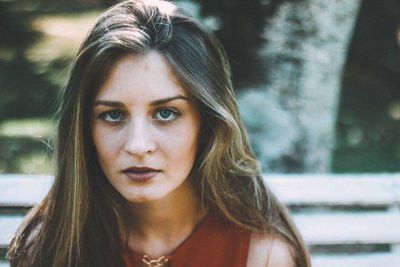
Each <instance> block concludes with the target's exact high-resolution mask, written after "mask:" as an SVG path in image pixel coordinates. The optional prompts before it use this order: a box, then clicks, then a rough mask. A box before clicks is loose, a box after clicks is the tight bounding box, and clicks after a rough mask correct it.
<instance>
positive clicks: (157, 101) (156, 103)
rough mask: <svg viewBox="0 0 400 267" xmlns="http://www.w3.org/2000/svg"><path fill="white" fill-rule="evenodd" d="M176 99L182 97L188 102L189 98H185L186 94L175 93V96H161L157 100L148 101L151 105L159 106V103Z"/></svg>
mask: <svg viewBox="0 0 400 267" xmlns="http://www.w3.org/2000/svg"><path fill="white" fill-rule="evenodd" d="M176 99H183V100H186V101H188V102H190V100H189V98H187V97H186V96H183V95H177V96H172V97H167V98H162V99H159V100H155V101H152V102H151V103H150V105H151V106H159V105H162V104H165V103H168V102H171V101H173V100H176Z"/></svg>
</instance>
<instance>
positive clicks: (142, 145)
mask: <svg viewBox="0 0 400 267" xmlns="http://www.w3.org/2000/svg"><path fill="white" fill-rule="evenodd" d="M199 130H200V113H199V110H198V107H197V105H196V103H195V100H194V99H193V98H191V97H190V96H189V95H188V94H187V92H186V91H185V89H184V88H183V87H182V85H181V84H180V83H179V82H178V80H177V79H176V77H175V76H174V74H173V73H172V71H171V69H170V67H169V66H168V64H167V63H166V61H165V59H164V58H163V56H161V55H160V54H158V53H157V52H150V53H148V54H145V55H142V56H135V55H126V56H123V57H122V58H121V59H119V60H118V61H117V62H116V64H115V65H114V66H113V67H112V68H111V70H110V73H109V75H108V77H107V79H106V80H105V82H104V83H103V85H102V86H101V87H100V88H99V91H98V93H97V95H96V96H95V99H94V106H93V118H92V136H93V141H94V145H95V147H96V150H97V156H98V159H99V162H100V165H101V168H102V170H103V172H104V173H105V175H106V176H107V178H108V180H109V181H110V183H111V184H112V185H113V186H114V188H115V189H116V190H117V191H119V192H120V193H121V195H122V196H123V197H124V198H125V199H127V200H128V201H130V202H137V203H139V202H148V201H156V200H160V199H162V198H164V197H166V196H167V195H170V194H173V193H176V192H182V191H185V190H192V188H191V183H190V180H189V179H187V177H188V175H189V173H190V171H191V169H192V166H193V163H194V160H195V156H196V151H197V142H198V135H199ZM185 181H187V182H185ZM178 189H180V190H178Z"/></svg>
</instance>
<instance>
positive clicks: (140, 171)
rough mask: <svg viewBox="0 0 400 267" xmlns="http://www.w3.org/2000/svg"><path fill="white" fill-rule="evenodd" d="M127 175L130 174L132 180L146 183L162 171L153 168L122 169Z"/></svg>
mask: <svg viewBox="0 0 400 267" xmlns="http://www.w3.org/2000/svg"><path fill="white" fill-rule="evenodd" d="M122 172H123V173H124V174H125V175H126V176H128V177H129V178H130V179H131V180H133V181H135V182H138V183H144V182H147V181H148V180H150V179H151V178H153V177H154V176H156V175H157V174H158V173H159V172H160V171H159V170H156V169H152V168H147V167H145V168H136V167H133V168H128V169H125V170H123V171H122Z"/></svg>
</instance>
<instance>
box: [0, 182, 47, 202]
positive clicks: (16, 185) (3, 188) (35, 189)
mask: <svg viewBox="0 0 400 267" xmlns="http://www.w3.org/2000/svg"><path fill="white" fill-rule="evenodd" d="M52 182H53V177H52V176H46V175H19V174H18V175H10V174H7V175H0V192H1V194H0V207H30V206H32V205H33V204H36V203H38V202H40V201H41V200H42V199H43V198H44V197H45V195H46V193H47V192H48V191H49V189H50V186H51V184H52Z"/></svg>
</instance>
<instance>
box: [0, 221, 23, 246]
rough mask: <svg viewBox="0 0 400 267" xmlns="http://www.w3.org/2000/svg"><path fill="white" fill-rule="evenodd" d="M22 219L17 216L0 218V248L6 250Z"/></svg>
mask: <svg viewBox="0 0 400 267" xmlns="http://www.w3.org/2000/svg"><path fill="white" fill-rule="evenodd" d="M23 219H24V217H22V216H17V215H15V216H14V215H1V216H0V229H1V230H0V248H7V247H8V245H9V244H10V242H11V239H12V237H13V236H14V234H15V232H16V231H17V229H18V227H19V226H20V224H21V223H22V221H23Z"/></svg>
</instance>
